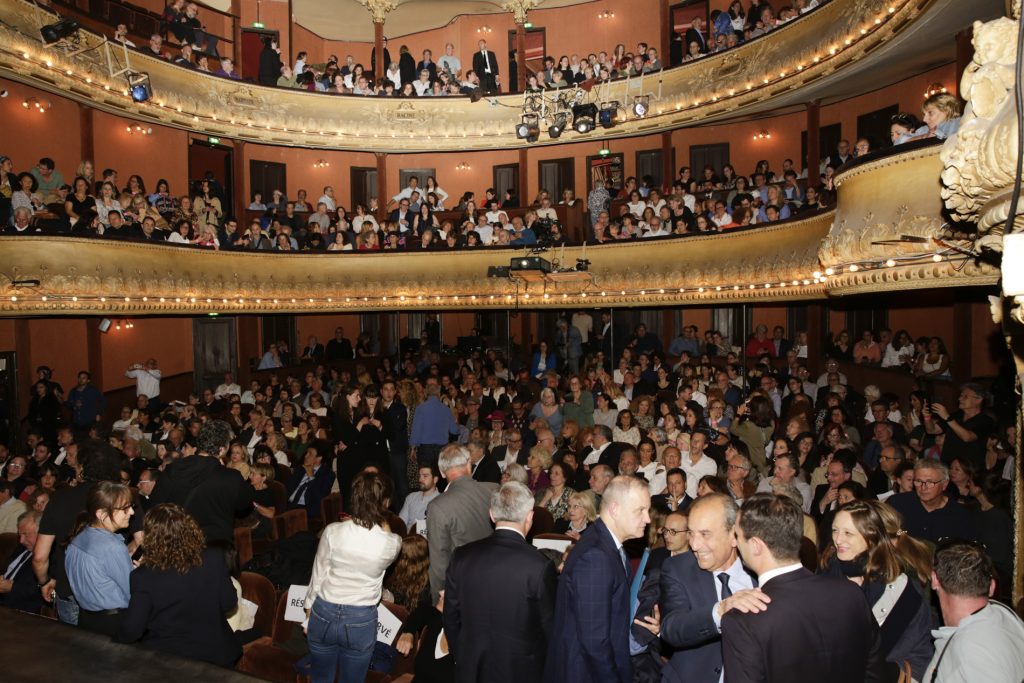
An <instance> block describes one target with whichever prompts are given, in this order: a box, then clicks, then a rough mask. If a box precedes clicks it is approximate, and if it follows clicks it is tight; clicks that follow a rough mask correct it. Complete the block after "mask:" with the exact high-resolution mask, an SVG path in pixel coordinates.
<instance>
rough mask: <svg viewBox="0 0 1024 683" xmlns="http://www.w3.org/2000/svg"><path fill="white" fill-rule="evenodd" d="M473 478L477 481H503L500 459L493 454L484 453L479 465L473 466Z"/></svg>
mask: <svg viewBox="0 0 1024 683" xmlns="http://www.w3.org/2000/svg"><path fill="white" fill-rule="evenodd" d="M473 479H475V480H477V481H489V482H491V483H492V484H500V483H501V468H500V467H498V461H496V460H495V459H494V458H492V457H491V456H489V455H487V454H486V453H485V454H484V457H482V458H481V459H480V462H479V463H477V466H476V467H475V468H473Z"/></svg>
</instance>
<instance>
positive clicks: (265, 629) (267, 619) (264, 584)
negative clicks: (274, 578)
mask: <svg viewBox="0 0 1024 683" xmlns="http://www.w3.org/2000/svg"><path fill="white" fill-rule="evenodd" d="M238 583H239V584H241V586H242V597H243V598H245V599H246V600H248V601H250V602H253V603H255V604H256V608H257V609H256V624H255V626H256V629H257V630H258V631H259V632H260V635H264V636H269V635H271V634H272V633H273V632H274V619H275V617H276V615H277V591H276V590H274V584H272V583H271V582H270V579H268V578H267V577H265V576H263V575H262V574H256V573H255V572H242V573H241V575H240V576H239V577H238Z"/></svg>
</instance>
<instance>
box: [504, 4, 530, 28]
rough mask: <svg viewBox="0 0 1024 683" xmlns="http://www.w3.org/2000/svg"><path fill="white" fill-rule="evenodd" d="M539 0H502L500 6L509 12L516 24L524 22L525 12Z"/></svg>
mask: <svg viewBox="0 0 1024 683" xmlns="http://www.w3.org/2000/svg"><path fill="white" fill-rule="evenodd" d="M539 2H540V0H503V2H502V3H501V8H502V9H503V10H505V11H506V12H511V13H512V17H513V18H514V19H515V22H516V23H517V24H525V23H526V13H527V12H529V11H530V10H531V9H533V8H534V7H536V6H537V5H538V4H539Z"/></svg>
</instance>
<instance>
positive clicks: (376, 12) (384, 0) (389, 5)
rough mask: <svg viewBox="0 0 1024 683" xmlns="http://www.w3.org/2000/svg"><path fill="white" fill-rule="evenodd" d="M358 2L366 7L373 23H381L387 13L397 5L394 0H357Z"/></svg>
mask: <svg viewBox="0 0 1024 683" xmlns="http://www.w3.org/2000/svg"><path fill="white" fill-rule="evenodd" d="M359 2H361V3H362V4H363V5H364V6H365V7H366V10H367V11H368V12H369V13H370V16H371V17H372V18H373V23H375V24H383V23H384V20H385V19H386V18H387V16H388V14H389V13H391V12H393V11H394V9H395V7H397V5H396V4H395V2H394V0H359Z"/></svg>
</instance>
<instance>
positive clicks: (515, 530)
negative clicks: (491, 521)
mask: <svg viewBox="0 0 1024 683" xmlns="http://www.w3.org/2000/svg"><path fill="white" fill-rule="evenodd" d="M494 530H495V531H511V532H512V533H515V534H519V535H520V536H521V537H522V539H523V540H524V541H525V540H526V534H524V533H523V532H522V531H520V530H519V529H516V528H515V527H511V526H496V527H494Z"/></svg>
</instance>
